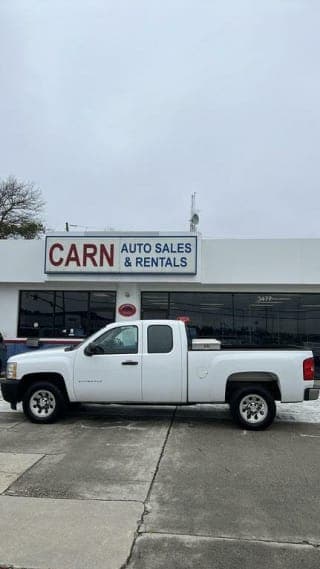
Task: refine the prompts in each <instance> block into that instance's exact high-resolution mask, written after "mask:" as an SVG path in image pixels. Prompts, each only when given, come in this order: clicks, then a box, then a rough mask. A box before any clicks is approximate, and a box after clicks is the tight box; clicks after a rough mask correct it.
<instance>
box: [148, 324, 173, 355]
mask: <svg viewBox="0 0 320 569" xmlns="http://www.w3.org/2000/svg"><path fill="white" fill-rule="evenodd" d="M147 334H148V353H149V354H168V353H169V352H171V351H172V348H173V334H172V328H171V326H167V325H163V324H152V325H151V326H149V327H148V333H147Z"/></svg>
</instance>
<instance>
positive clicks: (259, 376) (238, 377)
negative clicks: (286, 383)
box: [225, 371, 281, 403]
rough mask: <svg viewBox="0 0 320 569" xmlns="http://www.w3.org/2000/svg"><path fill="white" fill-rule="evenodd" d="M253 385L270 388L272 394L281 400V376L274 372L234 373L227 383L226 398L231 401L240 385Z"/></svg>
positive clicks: (277, 399) (228, 401)
mask: <svg viewBox="0 0 320 569" xmlns="http://www.w3.org/2000/svg"><path fill="white" fill-rule="evenodd" d="M252 385H261V386H263V387H264V388H265V389H268V391H269V392H270V394H271V395H272V396H273V398H274V399H275V400H276V401H281V390H280V382H279V378H278V376H277V375H276V374H275V373H272V372H260V371H259V372H255V371H248V372H238V373H232V374H231V375H230V376H229V377H228V379H227V383H226V393H225V400H226V402H227V403H230V399H231V397H232V395H233V393H234V392H235V391H236V390H237V389H239V388H240V387H251V386H252Z"/></svg>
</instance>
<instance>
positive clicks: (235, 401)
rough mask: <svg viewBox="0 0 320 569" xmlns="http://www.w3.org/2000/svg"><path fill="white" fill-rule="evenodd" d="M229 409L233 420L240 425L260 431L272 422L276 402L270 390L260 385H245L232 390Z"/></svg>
mask: <svg viewBox="0 0 320 569" xmlns="http://www.w3.org/2000/svg"><path fill="white" fill-rule="evenodd" d="M250 406H251V407H250ZM230 411H231V415H232V417H233V419H234V421H235V422H236V423H237V424H238V425H240V426H241V427H244V428H245V429H247V430H250V431H261V430H263V429H267V428H268V427H270V425H271V424H272V423H273V420H274V418H275V416H276V404H275V400H274V397H273V396H272V395H271V393H270V391H268V389H266V388H265V387H263V386H262V385H252V386H249V385H247V386H246V387H239V388H238V389H236V391H234V392H233V394H232V396H231V399H230Z"/></svg>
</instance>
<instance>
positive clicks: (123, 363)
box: [121, 360, 139, 366]
mask: <svg viewBox="0 0 320 569" xmlns="http://www.w3.org/2000/svg"><path fill="white" fill-rule="evenodd" d="M121 363H122V365H123V366H137V365H138V363H139V362H134V361H132V360H126V361H125V362H121Z"/></svg>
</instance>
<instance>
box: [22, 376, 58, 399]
mask: <svg viewBox="0 0 320 569" xmlns="http://www.w3.org/2000/svg"><path fill="white" fill-rule="evenodd" d="M38 381H49V382H52V383H53V384H54V385H56V386H57V387H58V388H59V389H60V390H61V392H62V394H63V395H64V397H65V398H66V401H68V402H69V396H68V392H67V388H66V384H65V381H64V378H63V376H62V375H61V374H60V373H54V372H48V373H47V372H41V373H28V374H26V375H24V376H23V377H22V379H21V380H20V383H19V400H20V401H21V400H22V399H23V396H24V394H25V392H26V391H27V389H28V388H29V387H30V385H32V384H33V383H36V382H38Z"/></svg>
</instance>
